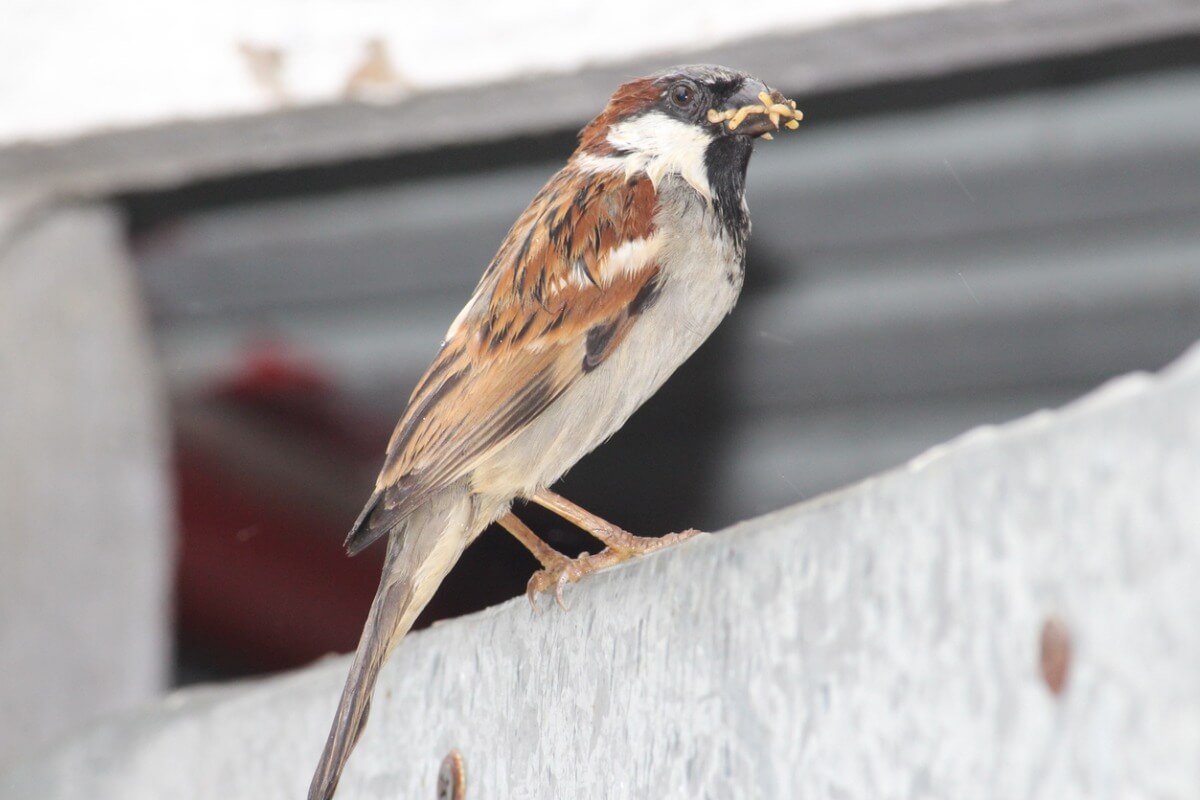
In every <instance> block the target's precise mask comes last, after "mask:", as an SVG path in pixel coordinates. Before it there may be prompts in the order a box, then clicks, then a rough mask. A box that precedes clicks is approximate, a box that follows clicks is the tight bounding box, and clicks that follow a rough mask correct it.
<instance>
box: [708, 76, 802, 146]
mask: <svg viewBox="0 0 1200 800" xmlns="http://www.w3.org/2000/svg"><path fill="white" fill-rule="evenodd" d="M803 118H804V115H803V114H802V113H801V112H800V110H799V109H798V108H796V101H795V100H788V99H787V98H786V97H784V96H783V94H782V93H781V92H779V91H778V90H777V89H772V88H770V87H769V86H767V85H766V84H763V83H759V82H758V81H750V82H748V83H747V84H746V85H745V86H743V87H742V88H741V89H739V90H738V92H737V93H736V94H734V95H733V96H732V97H730V98H729V99H728V100H726V101H725V103H724V104H723V105H722V106H721V107H720V108H713V109H709V111H708V121H709V122H711V123H713V124H714V125H719V126H720V127H721V130H722V132H723V133H725V134H728V135H736V136H762V137H763V138H765V139H769V138H771V134H772V133H774V132H776V131H778V130H779V129H780V128H781V127H783V128H789V129H794V128H798V127H799V126H800V120H801V119H803Z"/></svg>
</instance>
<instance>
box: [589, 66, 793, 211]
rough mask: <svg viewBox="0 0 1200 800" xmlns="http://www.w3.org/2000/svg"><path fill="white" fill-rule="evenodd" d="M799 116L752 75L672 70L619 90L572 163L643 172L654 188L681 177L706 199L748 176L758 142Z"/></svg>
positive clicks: (695, 68) (701, 68)
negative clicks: (718, 188) (718, 187)
mask: <svg viewBox="0 0 1200 800" xmlns="http://www.w3.org/2000/svg"><path fill="white" fill-rule="evenodd" d="M800 117H801V115H800V112H799V111H798V110H796V104H795V102H793V101H790V100H788V99H787V98H785V97H784V96H783V95H782V94H780V93H779V92H778V91H776V90H774V89H771V88H770V87H768V86H767V85H766V84H765V83H763V82H762V81H760V80H759V79H758V78H755V77H753V76H752V75H747V74H746V73H744V72H738V71H736V70H731V69H728V68H726V67H718V66H711V65H699V66H688V67H676V68H673V69H670V70H666V71H664V72H660V73H658V74H656V75H651V76H649V77H646V78H639V79H638V80H635V81H630V82H629V83H626V84H625V85H623V86H621V87H620V88H619V89H617V91H616V92H615V93H614V94H613V96H612V98H611V99H610V100H609V101H608V105H607V106H606V107H605V109H604V111H602V112H601V113H600V115H599V116H597V117H596V118H595V119H594V120H592V121H591V123H589V124H588V125H587V127H585V128H584V129H583V131H582V132H581V133H580V135H579V149H578V150H577V151H576V155H575V158H576V161H577V162H578V163H580V164H581V165H583V166H585V167H591V168H594V169H623V170H624V171H625V172H627V173H635V172H645V173H646V174H647V175H649V177H650V179H651V180H652V181H653V182H654V184H655V185H656V186H657V185H658V184H659V183H660V182H661V181H662V180H663V178H665V177H667V176H671V175H678V176H679V177H681V178H683V179H684V180H685V181H687V182H688V183H689V184H691V185H692V186H693V187H694V188H695V189H696V190H697V191H698V192H700V193H701V194H703V195H705V196H706V197H709V198H710V199H711V198H712V196H713V192H714V187H715V186H716V184H717V183H718V182H719V181H722V180H725V181H728V180H729V178H730V177H733V178H739V177H740V178H744V177H745V173H746V167H747V165H748V164H749V161H750V151H751V149H752V143H753V141H754V139H755V138H758V137H763V138H770V134H772V133H774V132H776V131H778V130H780V129H781V128H794V127H796V126H797V125H798V124H799V120H800ZM738 183H739V188H740V180H739V181H738Z"/></svg>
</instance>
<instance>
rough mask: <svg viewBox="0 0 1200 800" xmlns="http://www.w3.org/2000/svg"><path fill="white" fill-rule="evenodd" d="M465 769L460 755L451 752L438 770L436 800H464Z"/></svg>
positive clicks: (465, 786) (455, 751)
mask: <svg viewBox="0 0 1200 800" xmlns="http://www.w3.org/2000/svg"><path fill="white" fill-rule="evenodd" d="M466 797H467V768H466V765H465V764H463V757H462V753H460V752H458V751H457V750H451V751H450V752H449V753H447V754H446V757H445V758H443V759H442V767H441V769H439V770H438V782H437V800H466Z"/></svg>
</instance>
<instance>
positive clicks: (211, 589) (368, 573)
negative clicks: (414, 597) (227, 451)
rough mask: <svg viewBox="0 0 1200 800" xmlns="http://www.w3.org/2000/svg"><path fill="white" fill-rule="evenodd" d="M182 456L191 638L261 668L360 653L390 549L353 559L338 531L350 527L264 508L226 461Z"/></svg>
mask: <svg viewBox="0 0 1200 800" xmlns="http://www.w3.org/2000/svg"><path fill="white" fill-rule="evenodd" d="M176 457H177V463H178V481H179V485H178V492H179V510H180V519H181V520H182V524H183V544H182V547H181V552H180V558H179V573H178V583H177V586H178V590H177V591H178V606H177V608H178V614H179V625H180V629H181V631H182V634H183V636H184V637H186V639H187V640H189V641H191V642H195V643H197V644H198V645H199V646H200V647H202V648H205V649H208V650H212V651H216V652H220V653H225V654H235V655H236V657H237V660H238V661H239V662H241V664H242V665H244V666H245V667H247V668H250V669H255V670H276V669H283V668H286V667H292V666H295V665H297V664H302V663H305V662H307V661H311V660H312V659H315V658H317V657H319V656H322V655H324V654H326V653H329V652H334V651H336V652H346V651H349V650H352V649H353V648H354V645H355V643H356V642H357V639H358V631H359V630H360V629H361V626H362V621H363V619H364V618H365V616H366V612H367V608H368V607H369V606H370V603H371V597H372V596H373V595H374V593H375V585H376V583H377V582H378V580H379V570H380V564H381V560H382V559H381V556H382V549H381V548H379V549H377V551H373V552H369V553H364V554H363V555H362V556H359V557H357V558H353V559H351V558H347V557H346V555H345V552H344V551H343V550H342V548H341V545H340V542H341V537H340V536H339V533H340V532H341V530H342V529H344V528H347V527H348V525H349V521H348V520H344V519H343V520H332V519H325V518H322V517H321V516H319V515H316V516H315V515H314V514H313V513H312V510H311V509H310V508H306V507H304V506H303V505H297V506H290V505H287V506H284V505H271V504H269V503H267V502H264V496H263V495H262V494H261V493H253V492H247V491H246V490H245V488H244V486H243V485H242V484H241V483H240V481H239V480H237V477H236V476H235V475H231V474H230V473H229V471H228V470H227V468H226V467H225V465H223V464H222V463H221V461H220V460H219V459H217V458H214V457H212V456H206V455H205V454H203V453H201V452H198V451H196V450H192V449H189V448H184V449H182V450H181V451H180V452H178V453H177V456H176Z"/></svg>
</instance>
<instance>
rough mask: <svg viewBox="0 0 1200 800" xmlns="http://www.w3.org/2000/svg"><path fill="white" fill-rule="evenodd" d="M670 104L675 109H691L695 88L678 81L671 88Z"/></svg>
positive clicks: (694, 97) (694, 98) (694, 100)
mask: <svg viewBox="0 0 1200 800" xmlns="http://www.w3.org/2000/svg"><path fill="white" fill-rule="evenodd" d="M671 102H672V103H673V104H674V105H675V106H676V107H677V108H683V109H686V108H691V106H692V104H693V103H695V102H696V87H695V86H692V85H691V84H690V83H688V82H687V81H680V82H679V83H677V84H675V85H674V86H672V87H671Z"/></svg>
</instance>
